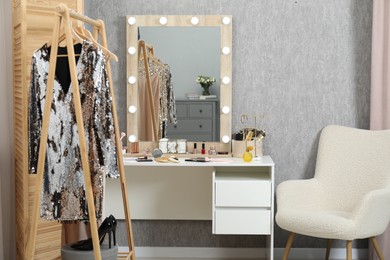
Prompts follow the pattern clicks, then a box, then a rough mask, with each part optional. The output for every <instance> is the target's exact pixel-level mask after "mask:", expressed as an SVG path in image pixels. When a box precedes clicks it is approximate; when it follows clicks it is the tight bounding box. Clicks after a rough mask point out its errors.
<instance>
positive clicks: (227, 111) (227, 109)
mask: <svg viewBox="0 0 390 260" xmlns="http://www.w3.org/2000/svg"><path fill="white" fill-rule="evenodd" d="M221 110H222V113H224V114H229V112H230V108H229V107H228V106H223V107H222V109H221Z"/></svg>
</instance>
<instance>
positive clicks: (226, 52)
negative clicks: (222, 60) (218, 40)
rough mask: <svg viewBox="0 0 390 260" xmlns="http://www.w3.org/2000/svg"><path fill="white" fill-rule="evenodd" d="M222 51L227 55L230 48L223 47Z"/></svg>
mask: <svg viewBox="0 0 390 260" xmlns="http://www.w3.org/2000/svg"><path fill="white" fill-rule="evenodd" d="M222 53H223V54H225V55H228V54H229V53H230V48H229V47H223V48H222Z"/></svg>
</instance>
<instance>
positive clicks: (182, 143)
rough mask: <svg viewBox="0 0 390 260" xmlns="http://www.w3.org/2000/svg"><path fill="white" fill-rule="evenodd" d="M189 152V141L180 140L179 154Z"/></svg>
mask: <svg viewBox="0 0 390 260" xmlns="http://www.w3.org/2000/svg"><path fill="white" fill-rule="evenodd" d="M186 152H187V140H186V139H178V140H177V153H186Z"/></svg>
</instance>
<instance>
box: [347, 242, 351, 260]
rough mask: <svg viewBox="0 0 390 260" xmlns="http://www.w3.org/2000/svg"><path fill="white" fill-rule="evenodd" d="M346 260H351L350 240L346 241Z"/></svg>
mask: <svg viewBox="0 0 390 260" xmlns="http://www.w3.org/2000/svg"><path fill="white" fill-rule="evenodd" d="M347 260H352V240H348V241H347Z"/></svg>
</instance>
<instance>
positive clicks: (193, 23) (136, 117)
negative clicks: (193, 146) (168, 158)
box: [126, 15, 232, 151]
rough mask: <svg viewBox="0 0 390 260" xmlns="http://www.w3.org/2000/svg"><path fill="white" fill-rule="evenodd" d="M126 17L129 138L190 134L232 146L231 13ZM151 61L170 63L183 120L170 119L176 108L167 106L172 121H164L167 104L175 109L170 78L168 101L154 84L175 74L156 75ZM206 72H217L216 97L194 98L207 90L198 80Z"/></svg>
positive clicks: (192, 138) (193, 138) (213, 74)
mask: <svg viewBox="0 0 390 260" xmlns="http://www.w3.org/2000/svg"><path fill="white" fill-rule="evenodd" d="M126 19H127V21H126V23H127V46H126V48H127V52H126V53H127V134H128V142H130V143H133V142H140V143H141V144H142V142H148V143H150V142H157V141H158V139H159V138H161V137H162V136H163V137H166V138H170V139H186V140H187V141H188V142H189V144H190V142H191V141H197V142H201V141H211V142H219V143H218V144H219V145H220V146H221V149H223V150H225V151H226V150H227V147H230V136H231V105H232V84H231V77H232V53H231V48H232V22H231V16H219V15H212V16H209V15H205V16H203V15H200V16H190V15H180V16H176V15H167V16H156V15H146V16H145V15H142V16H128V17H127V18H126ZM170 39H171V41H170ZM175 44H176V45H175ZM144 54H145V55H144ZM150 54H151V56H152V57H150V56H148V55H150ZM144 57H146V59H144ZM198 57H200V59H199V60H197V58H198ZM144 60H147V61H148V62H143V61H144ZM151 62H155V63H156V64H159V62H161V63H164V64H168V65H169V69H170V73H171V77H172V78H171V79H172V81H171V82H173V84H172V86H173V87H172V88H171V90H172V89H173V93H174V95H175V101H174V102H175V105H176V119H177V124H172V123H168V122H167V121H166V119H167V117H166V115H168V121H169V116H170V111H168V112H167V111H166V112H165V119H164V120H165V121H163V122H164V123H163V124H167V125H166V127H165V126H164V125H163V124H162V123H161V122H162V121H161V118H162V117H161V114H160V113H161V106H167V107H168V110H169V109H172V103H169V102H171V101H170V97H171V96H170V89H169V84H167V86H164V87H167V92H168V93H166V94H165V95H167V96H166V99H165V100H164V102H161V100H159V98H160V97H161V96H159V91H160V90H159V89H157V90H156V89H155V88H153V87H154V86H153V85H154V84H156V81H158V80H160V81H161V80H162V79H163V80H166V79H170V78H169V76H167V75H165V77H163V76H162V77H160V79H158V77H154V73H159V72H158V69H157V70H156V69H155V67H153V65H152V64H151ZM140 71H143V73H140ZM156 71H157V72H156ZM160 73H164V72H160ZM200 75H203V76H210V77H215V79H216V82H215V83H214V85H213V86H212V87H211V88H210V90H211V91H210V92H211V95H215V96H211V97H213V98H210V96H208V97H206V99H204V100H203V99H196V98H195V99H194V98H191V99H189V98H188V97H189V96H190V95H188V94H192V95H193V94H195V96H197V95H202V88H201V87H200V85H199V84H198V83H196V78H197V76H200ZM164 82H165V81H164ZM149 93H150V94H149ZM150 96H152V97H153V98H155V97H157V99H153V98H152V99H150ZM142 97H143V98H142ZM167 102H168V104H167ZM151 104H152V105H151ZM161 104H162V105H161ZM152 111H155V112H154V113H152ZM172 111H173V110H172ZM172 119H174V117H172ZM162 125H163V126H162ZM128 146H129V147H130V144H129V145H128ZM229 150H230V149H229Z"/></svg>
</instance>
